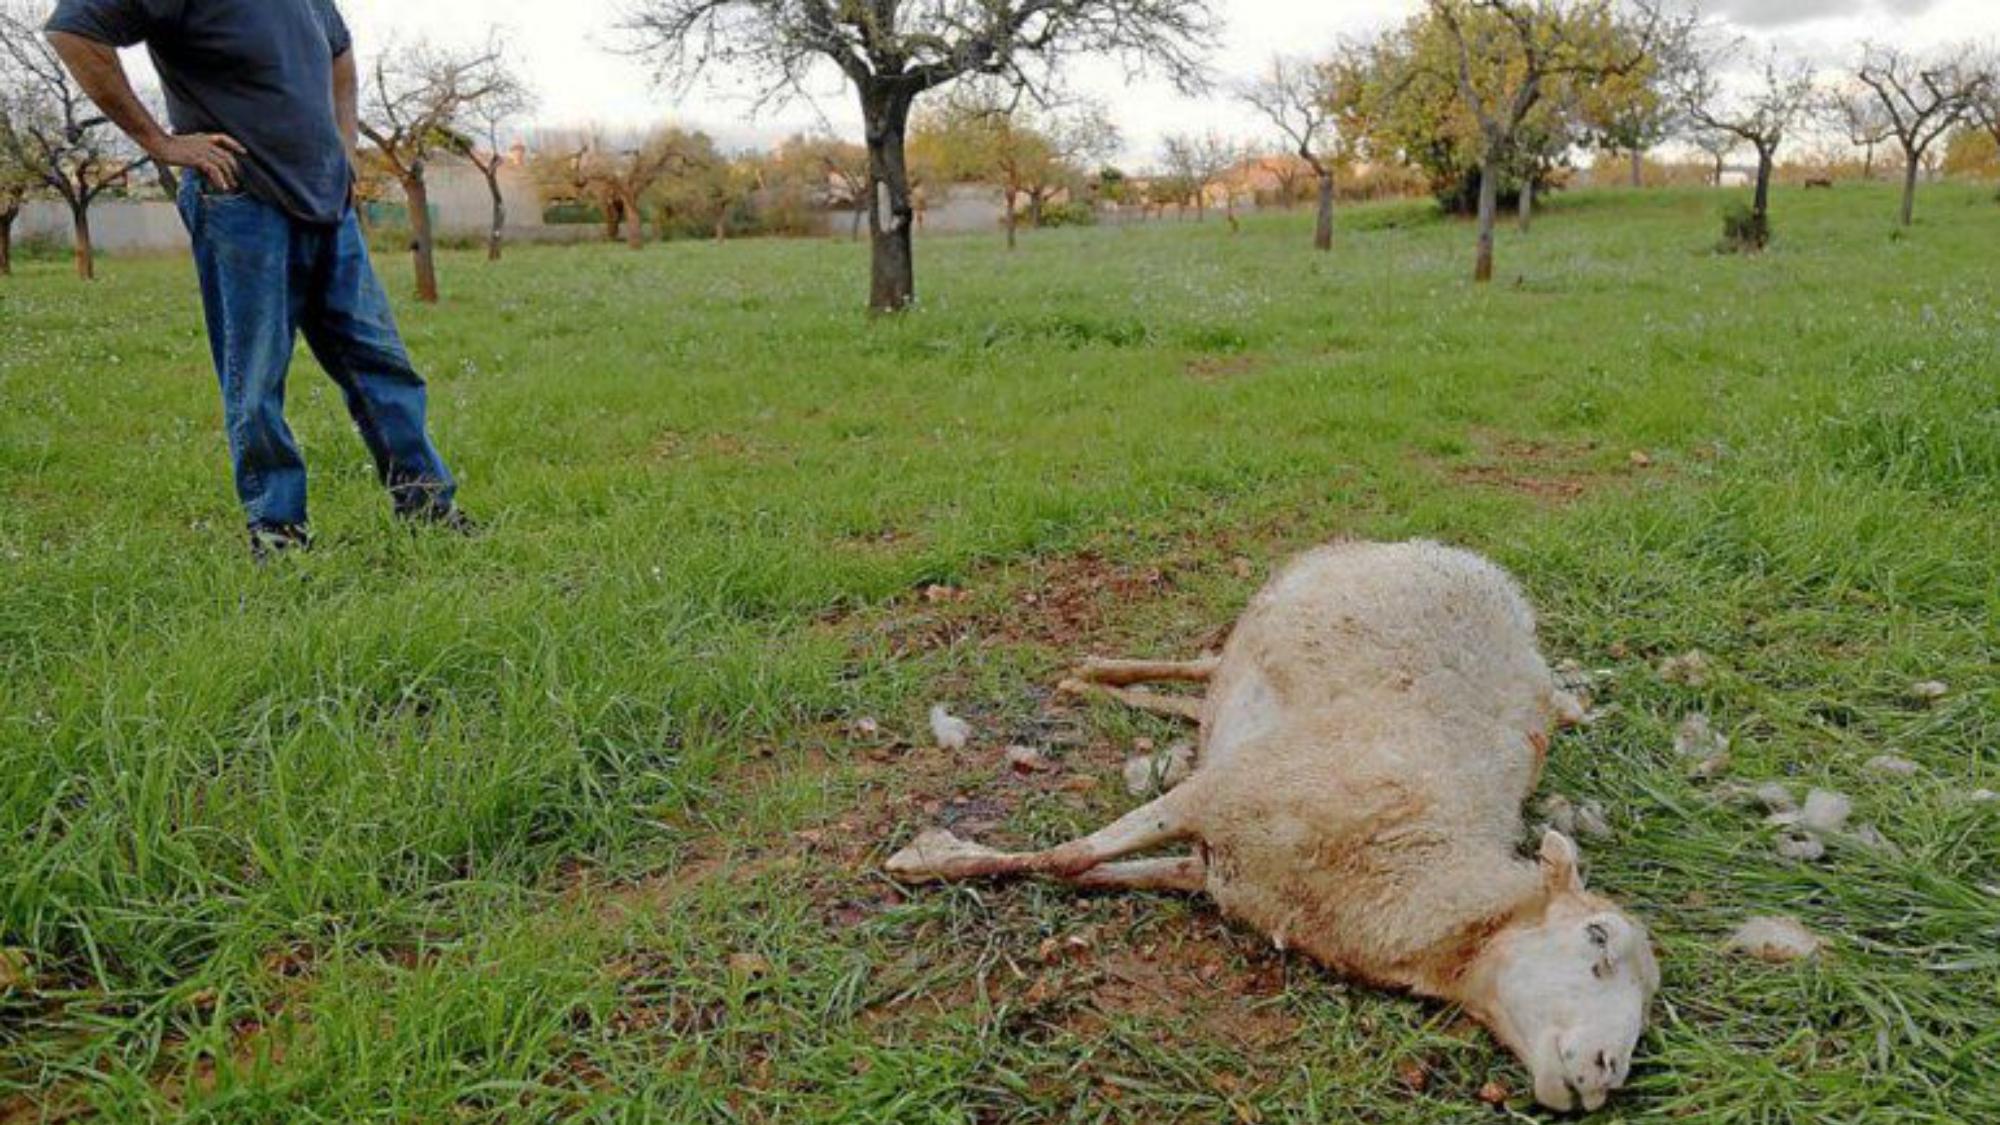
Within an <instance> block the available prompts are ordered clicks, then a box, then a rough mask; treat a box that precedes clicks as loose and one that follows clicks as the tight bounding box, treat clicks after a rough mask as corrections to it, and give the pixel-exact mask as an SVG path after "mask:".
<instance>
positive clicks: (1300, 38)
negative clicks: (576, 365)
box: [339, 0, 2000, 164]
mask: <svg viewBox="0 0 2000 1125" xmlns="http://www.w3.org/2000/svg"><path fill="white" fill-rule="evenodd" d="M628 2H629V0H560V2H558V0H339V3H340V5H341V7H342V9H343V10H344V11H345V12H346V13H347V16H348V21H349V23H350V24H352V25H353V28H354V31H355V34H356V36H357V41H358V42H357V45H358V49H359V50H360V51H361V52H362V54H363V58H364V60H365V58H366V56H367V53H368V52H369V51H371V50H373V49H375V48H378V47H379V46H381V45H382V44H383V43H385V42H389V41H392V40H402V41H409V40H412V39H417V38H429V39H432V40H434V41H437V42H440V43H452V42H468V41H476V40H479V39H482V38H483V37H484V31H485V29H486V28H487V27H489V26H498V27H499V28H500V29H501V31H502V32H503V33H504V34H505V35H506V37H507V39H508V41H509V43H510V44H511V46H512V49H513V51H514V53H515V55H516V58H517V60H518V62H519V65H520V67H521V69H522V70H523V71H524V72H525V73H526V75H527V77H528V78H529V80H530V81H531V82H532V83H533V85H534V86H535V88H536V90H537V92H538V93H539V95H540V98H541V109H540V111H539V113H538V115H537V116H538V118H539V119H540V120H541V121H543V122H546V123H549V124H558V125H562V124H581V123H584V122H602V123H605V124H607V125H613V126H632V125H642V124H649V123H652V122H655V121H658V120H661V119H662V118H674V119H676V120H678V121H680V122H682V123H684V124H688V125H691V126H694V127H697V128H702V129H706V130H708V131H709V132H710V133H712V134H714V135H715V136H716V137H717V138H718V139H720V140H721V141H722V142H723V144H724V145H725V146H727V147H732V148H733V147H748V146H752V145H761V144H767V143H769V142H771V141H775V140H778V139H781V138H782V137H784V136H785V135H786V134H788V133H791V132H796V131H798V130H801V129H812V128H814V127H816V126H817V125H818V123H819V122H820V121H821V120H822V117H821V114H822V113H824V115H825V116H824V119H825V120H826V121H828V122H829V123H830V124H831V125H832V126H833V127H834V128H835V129H836V130H838V131H839V132H841V133H843V134H845V135H847V136H850V137H858V135H859V127H858V114H857V113H856V112H855V111H854V110H853V108H852V106H851V103H852V101H853V97H852V95H851V94H850V93H848V92H847V91H846V90H845V89H843V88H842V87H841V85H840V84H839V82H838V80H837V79H836V78H835V77H833V76H830V75H829V76H827V77H825V78H823V79H822V80H821V83H820V85H821V87H822V91H821V94H820V96H819V97H818V98H817V99H815V101H816V104H817V106H818V107H819V108H818V109H815V108H814V106H813V105H808V104H797V105H793V106H790V107H786V108H784V109H780V110H768V109H767V110H765V111H764V112H762V113H760V114H758V115H756V117H755V119H754V120H753V119H752V117H751V106H750V103H749V100H748V98H747V97H746V96H745V95H744V91H745V88H746V87H747V85H748V84H747V82H745V81H744V80H743V76H742V75H731V74H726V73H718V74H717V75H716V76H715V79H714V80H713V81H712V82H711V83H709V84H706V85H704V86H702V87H698V88H697V89H695V90H693V91H692V92H690V93H688V94H687V95H685V96H678V95H676V94H675V93H674V92H672V91H668V90H662V89H658V88H656V87H655V86H654V85H653V83H652V81H651V78H650V75H649V73H648V71H647V69H646V67H645V66H644V65H643V64H642V63H640V62H638V61H636V60H634V59H630V58H626V57H622V56H621V55H619V54H618V53H617V52H616V50H615V48H616V46H617V44H618V42H619V37H618V34H617V32H616V29H615V24H616V21H617V18H618V13H619V12H620V11H621V10H622V8H623V6H624V5H625V4H626V3H628ZM1418 6H1419V0H1216V7H1217V10H1218V11H1219V12H1220V13H1221V14H1222V16H1223V18H1224V20H1225V32H1224V43H1223V47H1222V49H1221V50H1220V51H1219V52H1218V53H1217V54H1216V56H1215V57H1214V60H1213V63H1214V69H1215V72H1216V74H1217V75H1218V76H1219V77H1222V78H1230V77H1236V76H1242V75H1246V74H1249V73H1251V72H1253V71H1255V70H1256V68H1257V67H1258V65H1259V64H1260V63H1261V62H1262V61H1264V60H1266V59H1268V58H1269V57H1270V56H1271V55H1272V53H1274V52H1278V51H1287V52H1300V51H1313V50H1317V49H1319V48H1322V47H1324V46H1326V45H1328V44H1330V43H1332V42H1333V41H1334V39H1335V38H1336V37H1338V36H1340V35H1343V34H1358V33H1363V32H1367V31H1370V30H1372V29H1375V28H1379V27H1382V26H1385V25H1388V24H1392V23H1394V22H1397V21H1398V20H1400V19H1402V18H1403V17H1404V16H1406V15H1407V14H1408V13H1409V12H1411V11H1412V10H1414V9H1415V8H1417V7H1418ZM1705 10H1707V11H1710V12H1712V13H1714V14H1716V15H1718V16H1722V17H1725V18H1727V19H1728V20H1729V21H1730V22H1732V23H1734V24H1736V25H1737V26H1738V27H1740V28H1741V29H1742V30H1743V31H1745V32H1746V33H1749V34H1751V35H1753V36H1755V37H1758V38H1761V39H1765V40H1769V41H1773V42H1776V43H1777V44H1778V45H1780V46H1782V47H1783V48H1785V49H1786V50H1788V51H1793V52H1796V53H1799V54H1804V55H1808V56H1811V57H1814V58H1815V59H1818V60H1822V61H1825V62H1838V61H1840V60H1843V59H1845V58H1846V57H1847V56H1849V55H1851V54H1852V53H1853V52H1854V51H1855V50H1856V49H1857V47H1858V45H1859V44H1860V43H1861V41H1863V40H1865V39H1871V38H1873V39H1879V40H1884V41H1889V42H1897V43H1905V44H1910V45H1917V46H1922V45H1928V44H1932V43H1937V42H1942V41H1946V40H1958V39H1966V38H1973V39H1985V40H1991V41H1996V42H2000V0H1709V3H1707V4H1706V5H1705ZM1072 85H1074V86H1075V87H1076V88H1077V89H1078V90H1079V91H1080V92H1082V93H1085V94H1088V95H1090V96H1094V97H1096V98H1098V99H1099V100H1101V101H1103V102H1104V103H1105V104H1106V106H1107V107H1108V108H1109V109H1110V111H1111V114H1112V117H1113V119H1114V120H1116V121H1117V122H1118V124H1119V126H1120V128H1121V129H1122V130H1123V133H1124V137H1125V154H1124V159H1125V160H1126V162H1128V163H1132V164H1144V163H1147V162H1148V161H1150V160H1152V159H1153V158H1154V156H1155V154H1156V153H1157V151H1158V148H1159V141H1160V138H1161V137H1162V136H1163V135H1165V134H1167V133H1170V132H1177V131H1184V130H1189V129H1206V128H1211V127H1212V128H1216V129H1219V130H1222V131H1224V132H1228V133H1234V134H1239V135H1244V136H1246V137H1247V136H1253V135H1255V134H1256V132H1257V124H1256V122H1255V121H1254V119H1252V118H1250V117H1248V116H1246V115H1245V112H1244V111H1243V110H1242V109H1241V108H1239V107H1237V106H1235V105H1232V104H1230V102H1229V100H1228V99H1227V98H1226V97H1224V96H1220V95H1218V96H1215V97H1211V98H1206V99H1195V100H1190V99H1186V98H1182V97H1179V96H1177V95H1176V94H1175V93H1174V91H1173V90H1172V89H1171V88H1169V87H1167V86H1166V85H1165V84H1164V83H1160V82H1157V81H1146V80H1144V79H1140V80H1137V81H1128V80H1127V79H1126V76H1125V75H1124V73H1123V71H1122V70H1121V69H1120V68H1119V67H1117V66H1115V65H1111V64H1109V63H1103V62H1093V63H1089V64H1085V65H1082V66H1080V67H1078V68H1076V71H1075V73H1074V77H1073V81H1072Z"/></svg>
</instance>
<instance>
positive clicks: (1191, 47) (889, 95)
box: [624, 0, 1214, 312]
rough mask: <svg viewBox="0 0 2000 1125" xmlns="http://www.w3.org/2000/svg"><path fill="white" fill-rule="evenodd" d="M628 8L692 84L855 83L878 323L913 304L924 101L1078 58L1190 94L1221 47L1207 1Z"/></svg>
mask: <svg viewBox="0 0 2000 1125" xmlns="http://www.w3.org/2000/svg"><path fill="white" fill-rule="evenodd" d="M627 11H628V14H627V16H626V19H625V21H624V26H625V28H626V29H627V30H628V31H629V32H630V33H631V34H632V35H633V36H634V39H635V45H636V49H637V50H638V51H639V52H640V53H641V54H643V55H646V56H648V57H650V58H651V59H652V60H653V61H654V62H655V63H656V65H657V66H658V67H659V68H660V70H661V71H662V72H663V73H665V74H668V75H671V76H674V77H677V78H681V79H683V80H685V79H688V78H691V77H693V76H694V75H695V74H697V73H698V72H700V71H701V70H702V69H704V68H705V67H707V66H709V65H710V64H723V65H731V66H742V67H745V68H748V69H751V70H753V71H755V72H756V73H757V74H758V76H759V77H760V79H761V80H762V89H763V92H764V94H765V96H766V97H767V98H773V99H781V98H784V97H788V96H790V95H792V94H793V93H795V92H797V91H799V90H801V89H803V88H804V86H805V83H806V81H807V80H808V78H809V77H810V75H811V74H812V73H813V72H815V71H816V70H818V69H820V68H822V67H824V66H826V65H828V64H831V65H832V66H833V67H835V68H838V70H839V71H840V72H841V74H843V75H844V76H845V77H846V79H847V81H848V83H849V84H850V85H851V86H852V87H853V88H854V91H855V94H856V96H857V97H858V98H859V99H860V102H861V115H862V122H863V127H864V131H865V135H866V140H867V144H868V157H869V191H868V199H869V210H868V226H869V231H870V233H871V234H872V236H873V252H872V267H871V269H872V280H871V284H870V291H869V301H868V304H869V308H870V309H871V310H873V311H876V312H897V311H900V310H902V309H903V308H905V307H907V306H908V305H909V304H910V302H911V301H912V300H913V299H914V298H915V295H916V269H915V260H914V253H913V248H912V245H911V228H912V225H913V220H914V217H915V207H914V204H913V201H912V197H911V189H910V174H909V166H908V163H907V160H906V157H905V152H904V141H905V138H906V136H907V134H908V131H909V125H910V113H911V110H912V109H913V108H914V107H915V105H916V102H917V99H918V98H920V97H922V96H923V95H924V94H925V93H927V92H929V91H931V90H935V89H937V88H939V87H941V86H945V85H948V84H950V83H952V82H955V81H957V80H959V79H960V78H964V77H967V76H987V77H989V78H992V79H995V80H998V81H1001V82H1004V83H1007V84H1009V85H1013V86H1019V87H1025V88H1030V89H1036V90H1040V91H1042V92H1043V93H1044V94H1046V92H1047V90H1048V87H1049V85H1050V84H1051V83H1052V82H1053V81H1054V79H1055V78H1056V76H1057V73H1058V71H1059V70H1060V69H1061V67H1062V64H1064V63H1065V62H1067V61H1068V60H1069V59H1071V58H1073V57H1078V56H1100V57H1101V56H1105V55H1111V56H1115V57H1119V58H1122V59H1124V60H1126V61H1127V62H1128V63H1129V64H1132V65H1146V64H1150V65H1153V66H1157V67H1158V68H1160V69H1161V70H1163V71H1164V72H1165V74H1166V75H1167V76H1168V77H1169V78H1170V79H1172V80H1173V81H1174V82H1175V83H1176V84H1177V85H1179V86H1181V87H1182V88H1184V89H1194V88H1197V87H1199V86H1200V85H1201V82H1202V74H1201V68H1200V64H1199V62H1198V60H1197V56H1198V55H1199V54H1200V53H1201V52H1202V51H1203V50H1205V49H1206V48H1207V47H1208V46H1209V45H1210V44H1211V43H1212V42H1213V39H1214V28H1213V17H1212V15H1211V13H1210V11H1209V4H1208V0H628V9H627Z"/></svg>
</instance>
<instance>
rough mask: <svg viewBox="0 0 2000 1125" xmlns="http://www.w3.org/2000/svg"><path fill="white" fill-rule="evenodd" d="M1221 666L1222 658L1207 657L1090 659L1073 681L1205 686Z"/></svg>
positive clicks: (1107, 684)
mask: <svg viewBox="0 0 2000 1125" xmlns="http://www.w3.org/2000/svg"><path fill="white" fill-rule="evenodd" d="M1221 666H1222V660H1221V659H1220V658H1219V657H1214V656H1208V657H1203V658H1202V659H1200V660H1101V659H1099V658H1097V657H1094V656H1093V657H1089V658H1087V659H1086V660H1084V662H1083V664H1082V665H1081V666H1080V667H1078V668H1077V669H1076V670H1075V671H1073V672H1071V673H1070V678H1071V679H1073V680H1077V681H1079V682H1081V683H1086V684H1103V685H1105V686H1106V687H1130V686H1131V685H1133V684H1154V683H1161V682H1165V681H1173V682H1176V683H1188V684H1205V683H1207V682H1208V681H1209V680H1211V679H1213V678H1214V676H1215V670H1216V669H1217V668H1219V667H1221Z"/></svg>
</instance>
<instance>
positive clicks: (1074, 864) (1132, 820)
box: [883, 784, 1199, 887]
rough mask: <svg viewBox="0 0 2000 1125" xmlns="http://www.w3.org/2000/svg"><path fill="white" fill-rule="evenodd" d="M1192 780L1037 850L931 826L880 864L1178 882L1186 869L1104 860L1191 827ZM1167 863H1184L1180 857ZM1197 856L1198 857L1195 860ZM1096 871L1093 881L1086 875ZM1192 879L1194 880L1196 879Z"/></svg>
mask: <svg viewBox="0 0 2000 1125" xmlns="http://www.w3.org/2000/svg"><path fill="white" fill-rule="evenodd" d="M1198 788H1199V787H1198V786H1195V785H1192V784H1190V785H1183V786H1181V787H1180V788H1178V789H1176V790H1174V791H1173V792H1171V793H1168V794H1166V795H1165V796H1163V797H1161V798H1159V799H1158V800H1156V801H1153V802H1151V803H1150V804H1146V805H1141V806H1140V807H1139V808H1136V809H1133V810H1132V811H1131V812H1129V813H1126V814H1125V815H1124V816H1121V817H1119V818H1118V819H1117V820H1115V821H1112V822H1111V823H1110V824H1108V825H1106V826H1105V827H1103V828H1100V829H1098V830H1097V831H1095V832H1092V833H1091V834H1090V835H1088V836H1085V837H1083V838H1082V839H1080V840H1071V841H1070V842H1069V843H1067V844H1063V845H1061V846H1060V847H1055V848H1050V849H1048V850H1047V851H1040V852H1001V851H995V850H993V849H992V848H986V847H981V846H980V845H978V844H974V843H971V842H969V841H966V840H961V839H959V838H958V837H957V836H954V835H952V834H951V833H950V832H948V831H946V830H944V829H942V828H933V829H931V830H930V831H928V832H925V833H923V834H921V835H919V836H918V837H917V838H916V839H915V840H913V841H911V842H910V846H909V847H906V848H904V849H903V850H902V851H899V852H897V853H896V854H895V855H892V856H890V857H889V862H888V863H886V864H884V865H883V866H884V869H885V870H887V871H888V873H889V874H890V875H892V876H894V877H895V878H897V879H900V880H902V881H904V882H909V883H924V882H932V881H940V880H954V879H997V878H1007V877H1010V876H1024V875H1045V876H1048V877H1051V878H1055V879H1062V880H1065V881H1068V882H1074V883H1079V884H1080V885H1083V886H1103V887H1117V886H1126V885H1141V884H1136V883H1132V882H1131V881H1132V880H1142V881H1147V882H1145V883H1144V884H1143V885H1157V886H1169V885H1173V886H1176V887H1177V886H1178V885H1179V883H1180V882H1183V881H1185V880H1186V879H1187V878H1188V876H1189V872H1188V871H1187V870H1185V869H1184V868H1179V869H1176V868H1170V867H1168V866H1166V865H1162V864H1155V863H1139V864H1117V865H1114V867H1113V869H1111V870H1109V871H1106V870H1104V865H1105V864H1107V863H1110V861H1112V860H1114V859H1118V858H1120V857H1122V856H1127V855H1131V854H1132V853H1134V852H1140V851H1144V850H1146V849H1147V848H1152V847H1157V846H1159V845H1161V844H1165V843H1170V842H1172V841H1174V840H1179V839H1183V838H1185V837H1187V836H1189V835H1191V834H1192V833H1193V827H1192V824H1193V822H1192V818H1191V810H1192V809H1193V808H1194V807H1195V804H1194V801H1195V797H1194V793H1195V791H1196V790H1197V789H1198ZM1172 862H1173V863H1180V864H1185V863H1186V862H1188V861H1186V860H1175V861H1172ZM1196 862H1199V861H1196ZM1092 873H1098V881H1097V882H1095V883H1093V882H1091V881H1089V879H1088V878H1087V877H1088V876H1089V875H1091V874H1092ZM1197 885H1198V884H1197Z"/></svg>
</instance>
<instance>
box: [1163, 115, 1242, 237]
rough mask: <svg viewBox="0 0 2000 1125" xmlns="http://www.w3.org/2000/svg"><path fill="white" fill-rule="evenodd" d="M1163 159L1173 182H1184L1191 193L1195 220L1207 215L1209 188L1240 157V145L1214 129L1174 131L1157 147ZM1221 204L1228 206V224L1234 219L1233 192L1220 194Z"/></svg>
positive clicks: (1240, 161)
mask: <svg viewBox="0 0 2000 1125" xmlns="http://www.w3.org/2000/svg"><path fill="white" fill-rule="evenodd" d="M1160 155H1161V158H1162V163H1164V164H1165V165H1166V168H1167V175H1168V178H1169V179H1170V180H1172V181H1173V182H1176V183H1181V184H1185V185H1186V186H1187V189H1188V191H1189V192H1190V193H1191V194H1192V195H1193V196H1194V217H1195V221H1197V222H1201V221H1204V220H1206V219H1207V218H1208V192H1209V189H1210V188H1213V187H1214V186H1215V185H1216V184H1218V183H1221V182H1222V180H1223V177H1224V176H1226V175H1227V174H1228V173H1229V171H1230V169H1232V168H1234V167H1236V166H1237V165H1238V164H1240V163H1242V161H1243V146H1242V145H1240V144H1237V143H1236V142H1235V141H1233V140H1231V139H1230V138H1228V137H1225V136H1223V135H1222V134H1220V133H1217V132H1213V131H1210V132H1207V133H1201V134H1193V133H1177V134H1175V135H1173V136H1170V137H1168V138H1167V139H1166V140H1165V141H1164V142H1162V147H1161V150H1160ZM1223 206H1224V207H1225V208H1227V209H1228V213H1229V222H1230V224H1231V226H1234V225H1235V222H1236V194H1235V193H1234V192H1229V193H1227V194H1225V195H1224V196H1223Z"/></svg>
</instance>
